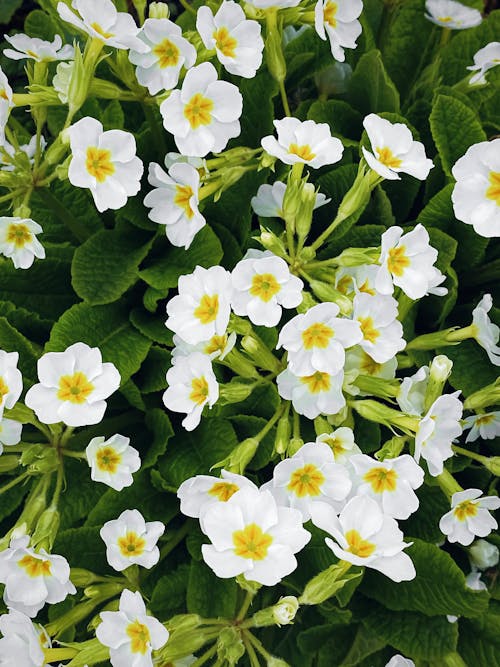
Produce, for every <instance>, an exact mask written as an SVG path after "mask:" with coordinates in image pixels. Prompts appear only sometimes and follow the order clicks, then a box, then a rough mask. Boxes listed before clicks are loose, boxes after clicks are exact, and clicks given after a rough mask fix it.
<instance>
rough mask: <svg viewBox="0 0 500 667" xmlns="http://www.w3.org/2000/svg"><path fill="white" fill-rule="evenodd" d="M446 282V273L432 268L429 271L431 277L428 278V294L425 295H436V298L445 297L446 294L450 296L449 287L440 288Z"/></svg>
mask: <svg viewBox="0 0 500 667" xmlns="http://www.w3.org/2000/svg"><path fill="white" fill-rule="evenodd" d="M445 280H446V276H445V275H444V273H441V271H440V270H439V269H438V268H437V267H435V266H432V267H431V268H430V269H429V276H428V278H427V282H428V284H427V292H426V293H425V295H426V296H427V295H429V294H434V295H435V296H444V295H445V294H448V288H447V287H439V285H441V283H444V281H445Z"/></svg>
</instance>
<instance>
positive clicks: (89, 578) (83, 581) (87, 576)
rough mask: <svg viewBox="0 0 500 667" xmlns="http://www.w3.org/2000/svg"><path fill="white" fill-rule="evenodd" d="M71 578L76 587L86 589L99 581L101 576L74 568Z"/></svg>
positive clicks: (71, 571)
mask: <svg viewBox="0 0 500 667" xmlns="http://www.w3.org/2000/svg"><path fill="white" fill-rule="evenodd" d="M69 578H70V579H71V581H72V582H73V584H74V585H75V586H77V587H78V588H84V587H85V586H90V584H94V583H95V582H96V581H99V578H100V577H99V576H98V575H97V574H94V572H91V571H90V570H84V569H83V568H81V567H72V568H71V570H70V575H69Z"/></svg>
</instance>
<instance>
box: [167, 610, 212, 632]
mask: <svg viewBox="0 0 500 667" xmlns="http://www.w3.org/2000/svg"><path fill="white" fill-rule="evenodd" d="M202 621H203V619H202V618H201V616H199V615H198V614H177V616H172V618H171V619H170V620H169V621H167V623H166V626H167V629H168V631H169V632H186V631H187V630H194V629H195V628H197V627H198V626H199V625H201V623H202Z"/></svg>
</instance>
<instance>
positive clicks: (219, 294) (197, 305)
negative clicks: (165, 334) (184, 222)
mask: <svg viewBox="0 0 500 667" xmlns="http://www.w3.org/2000/svg"><path fill="white" fill-rule="evenodd" d="M178 290H179V294H178V295H177V296H174V297H173V299H170V300H169V302H168V303H167V315H168V319H167V321H166V322H165V325H166V326H167V327H168V328H169V329H171V330H172V331H174V332H175V333H176V334H177V335H179V336H180V337H181V338H182V339H183V340H184V341H185V342H186V343H191V344H192V345H196V343H201V342H202V341H208V340H209V339H210V338H212V336H216V335H217V336H222V335H223V334H225V333H226V328H227V325H228V322H229V315H230V313H231V292H232V287H231V274H230V273H229V272H228V271H226V270H225V269H223V268H222V267H221V266H211V267H210V268H209V269H204V268H202V267H201V266H197V267H196V268H195V270H194V271H193V273H190V274H188V275H184V276H181V277H180V278H179V283H178Z"/></svg>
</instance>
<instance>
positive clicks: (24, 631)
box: [0, 609, 51, 667]
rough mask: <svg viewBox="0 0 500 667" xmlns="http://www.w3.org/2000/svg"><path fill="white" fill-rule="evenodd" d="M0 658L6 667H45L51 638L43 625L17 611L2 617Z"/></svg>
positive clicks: (10, 611)
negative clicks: (45, 649) (46, 653)
mask: <svg viewBox="0 0 500 667" xmlns="http://www.w3.org/2000/svg"><path fill="white" fill-rule="evenodd" d="M0 632H1V633H2V635H3V636H2V638H0V656H1V658H2V665H3V666H4V667H44V665H45V664H46V663H45V656H44V652H43V649H44V648H50V646H51V643H50V637H49V636H48V635H47V633H46V632H45V630H44V629H43V628H42V626H41V625H35V624H34V623H33V621H32V620H31V619H30V618H29V617H28V616H26V615H25V614H22V613H21V612H20V611H17V610H16V609H9V612H8V614H2V615H1V616H0Z"/></svg>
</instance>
